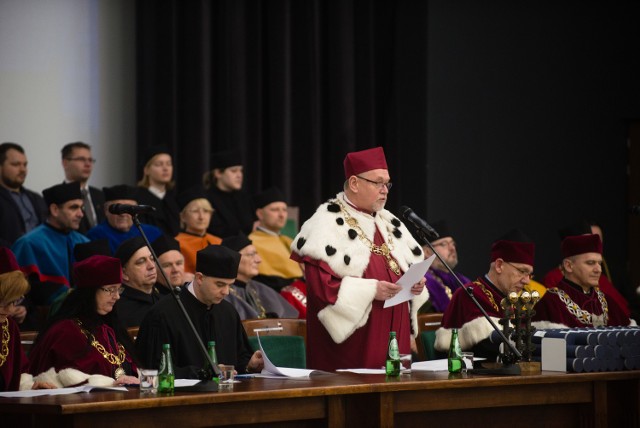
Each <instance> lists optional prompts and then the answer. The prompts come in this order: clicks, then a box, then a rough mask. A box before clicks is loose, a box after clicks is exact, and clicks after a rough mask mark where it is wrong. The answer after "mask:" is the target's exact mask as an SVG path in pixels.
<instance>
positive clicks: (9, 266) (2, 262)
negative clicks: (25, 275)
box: [0, 247, 20, 273]
mask: <svg viewBox="0 0 640 428" xmlns="http://www.w3.org/2000/svg"><path fill="white" fill-rule="evenodd" d="M14 270H20V266H18V261H17V260H16V256H15V255H14V254H13V252H12V251H11V250H10V249H8V248H7V247H0V273H7V272H13V271H14Z"/></svg>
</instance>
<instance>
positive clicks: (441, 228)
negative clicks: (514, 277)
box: [408, 220, 471, 313]
mask: <svg viewBox="0 0 640 428" xmlns="http://www.w3.org/2000/svg"><path fill="white" fill-rule="evenodd" d="M432 225H433V227H434V229H435V230H436V232H438V234H439V235H440V237H438V238H435V239H431V240H430V241H429V242H430V243H431V246H433V249H434V250H435V251H436V252H437V253H438V254H439V255H440V257H442V258H443V259H444V261H445V262H446V263H447V264H448V265H449V267H450V268H451V269H455V268H456V266H457V265H458V251H457V249H456V241H455V240H454V239H453V235H452V234H451V233H450V232H449V229H448V228H447V223H446V222H445V221H444V220H440V221H437V222H434V223H432ZM408 227H409V226H408ZM409 230H410V231H411V233H412V234H413V236H414V237H415V238H416V241H418V243H419V244H420V245H422V250H423V252H424V258H425V259H427V258H429V257H431V256H432V255H433V251H431V248H429V245H428V244H427V242H426V241H425V239H424V237H422V236H420V235H419V234H418V233H417V232H416V231H415V228H413V227H409ZM454 272H455V271H454ZM455 274H456V276H457V277H458V278H459V279H460V282H462V283H463V284H466V283H468V282H471V281H470V280H469V279H468V278H467V277H466V276H464V275H462V274H461V273H459V272H455ZM424 277H425V279H426V280H427V283H426V286H427V290H429V300H427V302H426V303H425V304H424V305H422V307H421V308H420V310H419V312H420V313H427V312H444V311H445V310H446V309H447V306H449V302H450V301H451V296H453V292H454V291H456V290H457V289H458V288H460V284H459V283H458V281H457V280H456V278H455V277H454V276H453V275H452V274H451V273H449V271H448V270H447V268H446V267H445V266H444V264H443V263H442V262H441V261H440V259H438V258H437V257H436V258H435V260H434V261H433V263H432V264H431V267H430V268H429V270H428V271H427V273H426V274H425V275H424Z"/></svg>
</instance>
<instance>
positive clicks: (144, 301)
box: [116, 284, 162, 327]
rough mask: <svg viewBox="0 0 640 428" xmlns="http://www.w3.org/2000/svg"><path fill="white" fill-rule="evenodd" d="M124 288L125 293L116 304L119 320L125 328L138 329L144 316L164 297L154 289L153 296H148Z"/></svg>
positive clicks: (127, 287) (126, 286)
mask: <svg viewBox="0 0 640 428" xmlns="http://www.w3.org/2000/svg"><path fill="white" fill-rule="evenodd" d="M122 285H123V286H124V293H122V295H121V296H120V300H118V303H116V307H117V308H118V318H120V321H121V322H122V324H123V325H124V326H125V327H137V326H139V325H140V324H141V323H142V320H143V318H144V316H145V315H146V314H147V312H149V310H150V309H151V308H152V307H153V306H154V305H155V304H156V303H158V302H159V301H160V298H161V297H162V296H161V295H160V293H159V292H158V290H157V289H156V288H155V287H154V288H153V291H152V292H151V294H147V293H145V292H143V291H140V290H138V289H136V288H133V287H129V286H128V285H126V284H122Z"/></svg>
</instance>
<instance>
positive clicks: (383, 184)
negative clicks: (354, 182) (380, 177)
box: [356, 175, 393, 190]
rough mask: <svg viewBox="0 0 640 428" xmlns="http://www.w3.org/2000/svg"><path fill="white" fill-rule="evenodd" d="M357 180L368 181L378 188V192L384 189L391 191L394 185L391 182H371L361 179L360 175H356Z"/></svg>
mask: <svg viewBox="0 0 640 428" xmlns="http://www.w3.org/2000/svg"><path fill="white" fill-rule="evenodd" d="M356 178H359V179H360V180H364V181H368V182H369V183H371V184H373V185H374V186H376V189H378V190H382V188H383V187H386V188H387V190H391V187H392V186H393V183H392V182H390V181H389V182H388V183H382V182H380V181H373V180H369V179H368V178H364V177H360V176H359V175H356Z"/></svg>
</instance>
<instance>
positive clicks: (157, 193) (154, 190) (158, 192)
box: [148, 186, 167, 199]
mask: <svg viewBox="0 0 640 428" xmlns="http://www.w3.org/2000/svg"><path fill="white" fill-rule="evenodd" d="M148 190H149V192H151V193H152V194H154V195H155V196H157V197H158V199H163V198H164V195H166V194H167V191H166V190H160V189H158V188H157V187H153V186H149V187H148Z"/></svg>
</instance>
